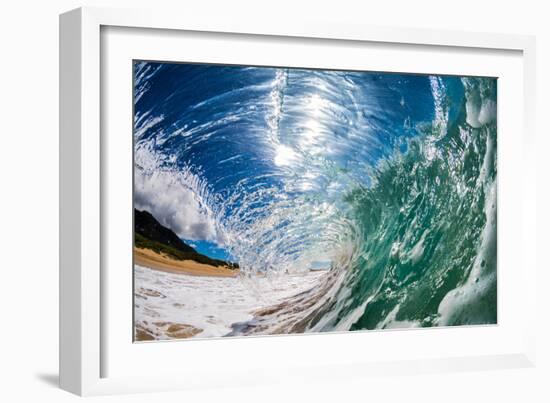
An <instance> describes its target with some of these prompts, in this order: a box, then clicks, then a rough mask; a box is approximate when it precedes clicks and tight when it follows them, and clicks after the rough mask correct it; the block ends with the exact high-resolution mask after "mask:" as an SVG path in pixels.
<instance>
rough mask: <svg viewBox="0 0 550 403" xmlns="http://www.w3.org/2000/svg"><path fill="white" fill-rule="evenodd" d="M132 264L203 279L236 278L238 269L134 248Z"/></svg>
mask: <svg viewBox="0 0 550 403" xmlns="http://www.w3.org/2000/svg"><path fill="white" fill-rule="evenodd" d="M134 264H137V265H140V266H143V267H147V268H149V269H153V270H158V271H164V272H168V273H175V274H187V275H191V276H204V277H236V276H237V275H238V274H239V270H238V269H229V268H228V266H212V265H209V264H204V263H198V262H195V261H194V260H176V259H172V258H170V257H168V256H166V255H163V254H160V253H157V252H155V251H153V250H151V249H145V248H136V247H134Z"/></svg>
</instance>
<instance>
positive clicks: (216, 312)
mask: <svg viewBox="0 0 550 403" xmlns="http://www.w3.org/2000/svg"><path fill="white" fill-rule="evenodd" d="M324 275H326V273H325V272H308V273H307V274H305V275H282V276H271V277H255V278H246V277H244V276H242V277H240V276H238V277H202V276H191V275H184V274H172V273H165V272H160V271H156V270H151V269H148V268H145V267H141V266H139V265H135V266H134V276H135V277H134V287H135V299H134V313H135V316H134V318H135V323H136V325H139V326H140V327H143V328H145V329H147V330H148V331H149V332H151V333H153V334H154V335H155V337H156V338H157V339H159V340H164V339H169V336H168V335H167V334H166V332H165V329H166V326H165V325H164V326H162V324H163V322H164V323H177V324H186V325H191V326H193V327H195V328H197V329H202V331H201V332H200V333H198V334H196V335H195V336H194V337H196V338H201V337H221V336H225V335H226V334H228V333H229V332H231V330H232V328H231V325H232V324H234V323H238V322H246V321H249V320H251V319H252V318H253V317H254V311H255V310H257V309H260V308H263V307H269V306H272V305H275V304H278V303H280V302H282V301H284V300H286V299H288V298H290V297H292V296H294V295H296V294H299V293H300V292H303V291H306V290H308V289H311V288H312V287H314V286H315V284H317V282H318V281H319V279H320V278H321V277H322V276H324Z"/></svg>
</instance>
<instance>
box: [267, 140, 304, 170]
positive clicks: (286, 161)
mask: <svg viewBox="0 0 550 403" xmlns="http://www.w3.org/2000/svg"><path fill="white" fill-rule="evenodd" d="M297 159H298V154H296V152H295V151H294V150H293V149H292V148H290V147H288V146H285V145H283V144H279V145H278V146H277V148H276V149H275V159H274V160H273V161H274V162H275V165H277V166H279V167H280V166H287V165H292V164H293V163H294V162H295V161H296V160H297Z"/></svg>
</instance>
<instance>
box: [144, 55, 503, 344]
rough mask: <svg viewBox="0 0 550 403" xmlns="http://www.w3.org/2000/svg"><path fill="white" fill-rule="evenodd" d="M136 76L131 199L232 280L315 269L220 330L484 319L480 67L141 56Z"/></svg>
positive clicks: (489, 135) (488, 248)
mask: <svg viewBox="0 0 550 403" xmlns="http://www.w3.org/2000/svg"><path fill="white" fill-rule="evenodd" d="M135 78H136V80H135V94H136V97H135V108H136V109H135V110H136V113H135V120H134V122H135V125H134V137H135V156H136V157H135V160H136V165H135V168H136V175H135V188H136V204H137V205H138V206H137V207H138V208H139V207H140V206H141V207H147V208H148V209H150V210H151V209H153V210H154V209H155V208H156V209H157V210H158V216H160V219H161V221H162V223H163V224H165V225H168V226H170V227H171V228H173V229H174V230H175V231H176V232H177V233H178V235H180V236H181V237H182V238H185V239H208V240H211V241H213V242H216V243H217V244H218V245H220V246H221V247H223V248H224V249H225V250H226V251H227V252H228V254H229V255H230V256H231V258H232V259H233V260H235V261H237V262H238V263H239V265H240V268H241V275H242V277H243V278H246V279H248V280H246V281H249V280H251V281H252V282H253V279H254V278H255V277H257V276H258V275H260V276H262V278H263V277H265V276H267V277H270V278H272V279H273V282H274V284H276V282H277V278H281V276H286V275H298V274H300V273H306V272H309V271H310V270H322V271H323V272H324V275H321V276H318V277H317V278H318V281H317V283H316V284H315V286H314V287H312V288H311V289H309V290H307V291H304V292H301V293H300V294H298V295H295V296H293V297H290V298H288V299H286V300H285V301H283V302H281V303H278V304H277V305H274V306H269V307H267V308H262V309H261V310H259V311H257V312H256V313H255V317H254V319H253V320H251V321H247V322H243V323H236V324H234V325H233V331H232V332H231V333H230V334H231V335H242V334H278V333H292V332H306V331H333V330H361V329H375V328H395V327H398V328H403V327H428V326H442V325H445V326H447V325H465V324H488V323H496V320H497V317H496V312H497V309H496V281H497V278H496V264H497V262H496V255H497V253H496V248H497V246H496V245H497V240H496V225H497V223H496V208H497V206H496V202H497V201H496V186H497V180H496V179H497V152H496V151H497V132H496V80H495V79H490V78H473V77H468V78H459V77H443V76H423V75H405V74H384V73H361V72H341V71H321V70H301V69H281V68H248V67H232V66H208V65H186V64H158V63H137V64H136V65H135ZM155 184H156V186H158V187H162V189H160V188H154V186H155ZM156 216H157V214H156ZM243 281H245V280H243ZM247 284H249V283H247Z"/></svg>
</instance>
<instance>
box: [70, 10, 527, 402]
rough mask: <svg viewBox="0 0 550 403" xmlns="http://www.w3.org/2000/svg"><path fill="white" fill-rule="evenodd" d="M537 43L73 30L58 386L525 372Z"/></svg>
mask: <svg viewBox="0 0 550 403" xmlns="http://www.w3.org/2000/svg"><path fill="white" fill-rule="evenodd" d="M533 49H534V44H533V40H532V38H530V37H523V36H508V35H498V34H473V33H460V32H437V35H434V33H433V32H430V31H417V30H410V29H392V30H389V29H381V28H377V29H374V28H369V27H361V26H353V25H340V24H319V23H316V22H315V21H312V22H309V23H304V22H303V21H300V23H296V24H294V23H292V22H288V23H287V24H285V25H283V26H279V25H275V24H273V23H271V24H270V23H267V24H266V21H256V22H251V21H249V20H247V21H244V20H243V21H236V20H232V21H231V22H229V21H217V20H212V19H208V18H202V19H201V18H190V17H189V18H183V19H181V18H177V19H176V18H175V17H173V16H171V15H170V14H164V13H158V12H153V13H151V12H143V11H137V10H131V11H130V10H125V11H115V10H105V9H79V10H75V11H72V12H69V13H67V14H64V15H62V16H61V58H60V66H61V72H60V80H61V89H60V94H61V104H60V107H61V142H60V144H61V145H60V147H61V149H60V154H61V164H60V165H61V177H60V180H61V193H60V199H61V210H60V211H61V222H60V232H61V265H60V275H61V287H60V289H61V295H60V316H61V326H60V345H61V358H60V379H61V385H62V387H63V388H65V389H67V390H70V391H72V392H74V393H78V394H103V393H120V392H127V391H134V392H135V391H152V390H164V389H173V388H188V387H215V386H223V385H225V384H228V383H229V382H232V383H233V382H238V383H239V384H243V385H245V384H247V383H248V382H250V383H255V382H262V381H267V380H268V379H269V374H270V373H278V374H279V376H281V375H280V373H281V369H284V371H283V372H284V374H285V375H284V377H285V379H287V380H291V379H292V377H293V376H295V375H296V374H297V373H299V374H301V376H307V377H311V378H312V379H322V378H323V377H327V375H326V374H327V373H331V374H332V375H331V377H333V376H334V372H338V374H340V375H337V376H342V377H345V376H346V373H348V374H349V373H354V374H363V375H364V376H368V375H369V373H373V372H376V373H380V371H382V372H386V373H388V374H397V373H412V372H417V371H419V370H422V371H433V372H435V371H440V370H454V369H462V370H463V369H479V368H502V367H518V366H529V365H532V362H533V354H534V346H533V341H532V338H533V329H532V323H531V322H530V321H529V320H528V318H527V317H526V316H525V312H529V308H528V307H529V306H530V305H531V304H533V303H534V302H533V289H534V284H533V282H534V278H535V276H534V273H535V270H536V266H535V263H534V260H533V259H534V257H533V256H534V253H532V251H531V249H532V248H534V245H533V244H532V243H530V242H528V241H526V240H527V239H528V235H527V234H529V233H534V231H533V228H534V225H535V224H534V223H535V220H534V212H533V210H534V209H533V210H532V209H530V208H529V206H532V205H533V203H534V197H533V192H534V190H533V187H532V184H533V183H532V182H531V181H532V180H533V179H532V176H531V173H532V172H533V170H534V165H533V162H532V161H529V158H528V156H529V155H530V153H531V151H532V147H533V141H532V134H531V125H532V122H533V112H532V108H530V102H531V97H532V94H533V88H534V74H533V69H534V65H533V57H534V56H533V51H534V50H533ZM518 155H520V156H523V159H522V161H523V163H522V164H519V165H520V166H518V164H517V163H516V161H517V159H518ZM517 295H522V296H523V298H521V300H518V298H517V297H515V296H517ZM319 351H323V354H319ZM184 361H185V362H186V365H182V364H181V363H182V362H184ZM236 362H238V365H237V366H236V367H235V365H236V364H235V363H236ZM212 363H215V365H212ZM335 369H337V371H335ZM228 373H231V375H230V376H228V375H227V374H228ZM206 374H207V375H208V380H206V379H205V377H206ZM244 374H247V375H246V377H245V376H243V375H244ZM251 374H252V375H251ZM253 374H257V375H253ZM261 374H264V375H261ZM304 374H307V375H304ZM138 379H139V381H137V380H138Z"/></svg>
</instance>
